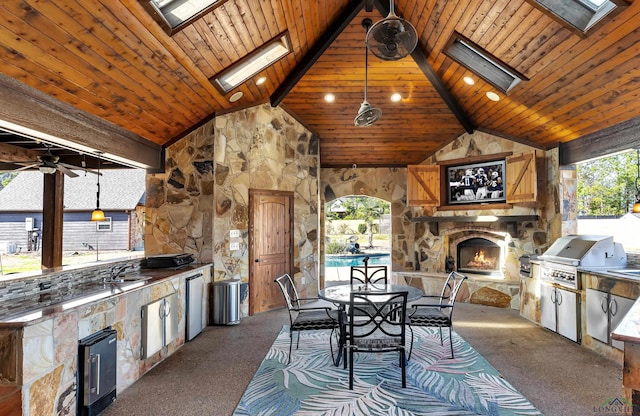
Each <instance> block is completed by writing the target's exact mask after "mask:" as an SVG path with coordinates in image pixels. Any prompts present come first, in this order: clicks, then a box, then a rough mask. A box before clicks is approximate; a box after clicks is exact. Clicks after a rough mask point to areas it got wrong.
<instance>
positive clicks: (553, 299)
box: [551, 290, 558, 303]
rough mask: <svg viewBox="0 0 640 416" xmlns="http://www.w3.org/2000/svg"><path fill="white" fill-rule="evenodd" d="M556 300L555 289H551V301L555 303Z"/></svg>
mask: <svg viewBox="0 0 640 416" xmlns="http://www.w3.org/2000/svg"><path fill="white" fill-rule="evenodd" d="M557 300H558V297H557V296H556V291H555V290H554V291H552V292H551V303H556V301H557Z"/></svg>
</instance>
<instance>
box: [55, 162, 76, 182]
mask: <svg viewBox="0 0 640 416" xmlns="http://www.w3.org/2000/svg"><path fill="white" fill-rule="evenodd" d="M56 169H58V170H59V171H60V172H62V173H64V174H65V175H67V176H68V177H70V178H76V177H77V176H78V174H77V173H75V172H74V171H72V170H71V169H68V168H67V167H66V166H63V165H62V164H61V163H59V164H58V165H57V166H56Z"/></svg>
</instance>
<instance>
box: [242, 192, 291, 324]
mask: <svg viewBox="0 0 640 416" xmlns="http://www.w3.org/2000/svg"><path fill="white" fill-rule="evenodd" d="M257 195H275V196H283V197H287V198H289V230H290V232H289V265H290V268H291V270H287V271H286V273H288V274H289V276H291V277H292V278H293V273H292V272H293V233H294V232H293V225H294V218H293V216H294V212H295V210H294V205H293V204H294V201H295V199H294V193H293V192H292V191H277V190H269V189H249V213H248V222H249V236H248V237H249V286H248V290H249V296H248V297H247V299H248V300H249V316H251V315H254V314H255V306H254V304H253V302H252V300H251V299H252V296H251V289H252V287H255V284H254V271H255V270H254V268H255V235H254V232H253V227H254V215H255V213H254V210H253V208H254V198H255V197H256V196H257Z"/></svg>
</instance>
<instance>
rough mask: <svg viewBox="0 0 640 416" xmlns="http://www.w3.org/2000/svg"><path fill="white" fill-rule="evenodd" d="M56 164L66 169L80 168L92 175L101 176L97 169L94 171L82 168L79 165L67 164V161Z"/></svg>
mask: <svg viewBox="0 0 640 416" xmlns="http://www.w3.org/2000/svg"><path fill="white" fill-rule="evenodd" d="M58 166H64V167H65V168H67V169H73V170H80V171H83V172H88V173H93V174H94V175H100V176H102V173H98V172H97V171H95V170H93V169H89V168H82V167H80V166H75V165H69V164H68V163H58Z"/></svg>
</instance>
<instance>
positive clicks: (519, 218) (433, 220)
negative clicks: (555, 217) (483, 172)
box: [411, 215, 540, 237]
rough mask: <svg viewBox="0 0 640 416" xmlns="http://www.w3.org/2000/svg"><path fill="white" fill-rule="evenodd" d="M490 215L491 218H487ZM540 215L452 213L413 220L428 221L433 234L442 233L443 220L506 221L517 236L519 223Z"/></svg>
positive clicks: (459, 221)
mask: <svg viewBox="0 0 640 416" xmlns="http://www.w3.org/2000/svg"><path fill="white" fill-rule="evenodd" d="M487 217H490V218H487ZM539 218H540V217H539V216H538V215H501V216H491V215H450V216H447V217H415V218H412V219H411V221H412V222H427V223H429V231H430V232H431V234H433V235H440V227H439V224H440V223H441V222H453V223H462V222H474V223H484V224H487V223H494V222H497V223H506V226H507V227H506V228H507V232H508V233H509V234H510V235H511V236H512V237H516V236H517V229H518V223H521V222H524V221H538V219H539Z"/></svg>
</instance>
